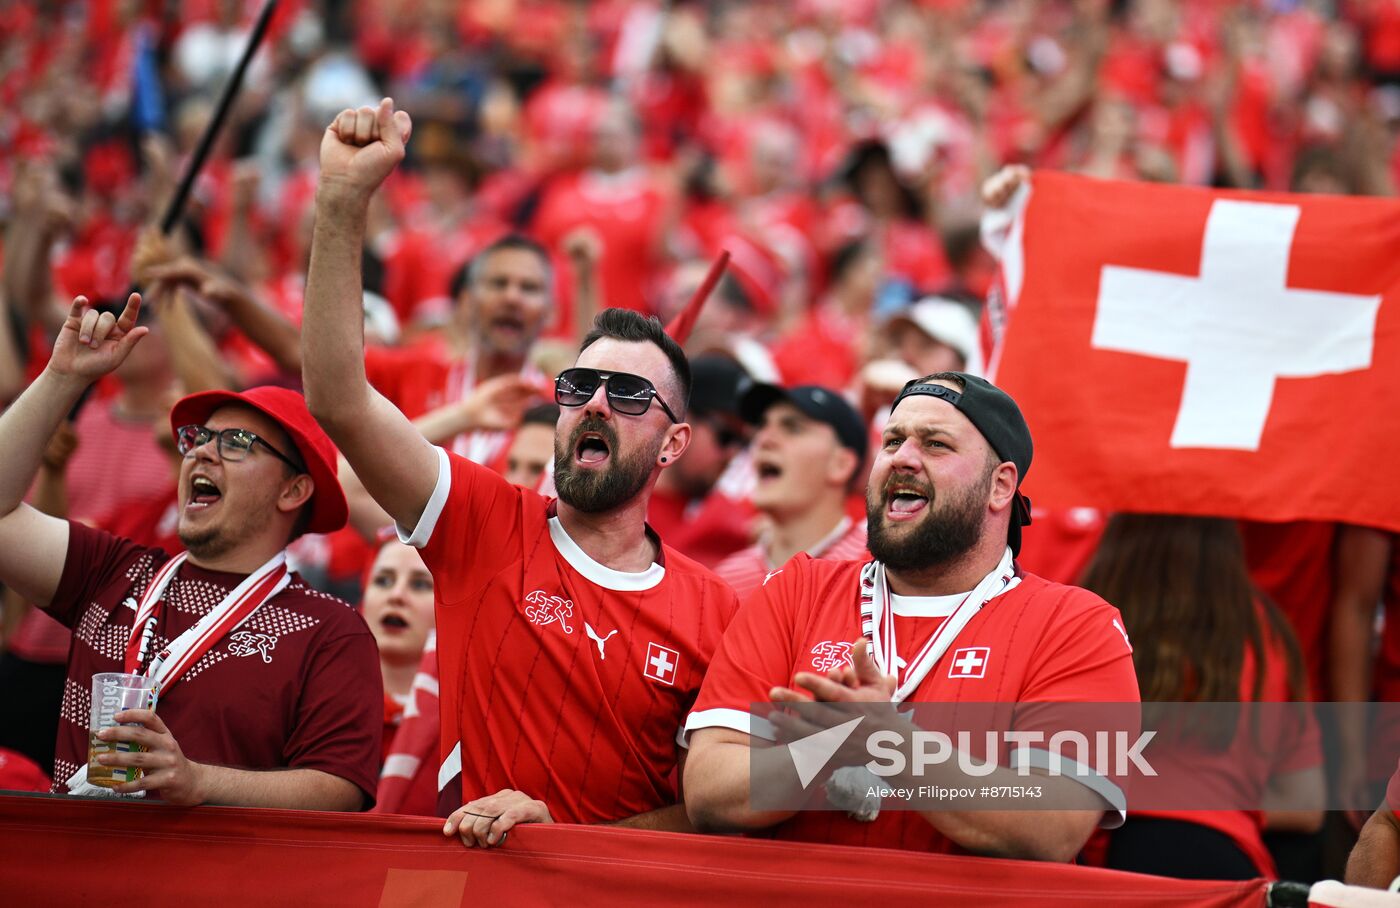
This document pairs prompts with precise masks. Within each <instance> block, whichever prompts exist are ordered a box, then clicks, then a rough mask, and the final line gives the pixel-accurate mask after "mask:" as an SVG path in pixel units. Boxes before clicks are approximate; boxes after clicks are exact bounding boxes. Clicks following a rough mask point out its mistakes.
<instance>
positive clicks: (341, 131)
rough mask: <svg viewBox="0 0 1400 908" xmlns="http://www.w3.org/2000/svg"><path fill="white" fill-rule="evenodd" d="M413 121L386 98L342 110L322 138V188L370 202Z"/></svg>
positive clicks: (395, 161) (390, 169)
mask: <svg viewBox="0 0 1400 908" xmlns="http://www.w3.org/2000/svg"><path fill="white" fill-rule="evenodd" d="M412 131H413V121H412V120H411V119H409V116H408V114H407V113H405V112H404V111H402V110H400V111H395V110H394V102H393V100H392V99H390V98H385V99H384V100H382V101H380V102H379V106H378V107H377V108H375V107H361V108H359V109H358V110H342V111H341V112H340V115H339V116H337V117H336V118H335V121H334V122H333V123H331V125H330V126H328V127H326V132H325V134H324V135H323V136H322V137H321V191H322V192H330V193H333V194H335V195H337V196H339V197H341V198H344V199H346V200H350V201H355V202H359V203H368V201H369V198H370V196H372V195H373V194H374V191H375V190H376V189H378V188H379V184H380V183H383V182H384V178H385V177H387V176H388V175H389V174H390V173H391V172H393V169H394V168H395V167H397V166H398V163H399V162H400V161H402V160H403V156H404V143H406V142H407V141H408V137H409V134H410V133H411V132H412Z"/></svg>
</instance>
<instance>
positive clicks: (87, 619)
mask: <svg viewBox="0 0 1400 908" xmlns="http://www.w3.org/2000/svg"><path fill="white" fill-rule="evenodd" d="M68 527H69V529H68V555H67V558H66V560H65V561H64V564H63V578H62V580H60V582H59V585H58V590H57V591H56V592H55V593H54V599H53V603H52V604H51V605H50V606H49V609H48V611H49V613H50V614H51V615H53V616H54V617H55V618H57V619H58V620H59V621H62V622H63V623H64V624H66V625H67V626H68V627H70V628H72V630H73V648H72V651H71V652H70V653H69V656H68V680H67V682H66V684H65V686H64V690H63V708H62V714H61V719H60V721H59V727H58V743H57V749H56V755H55V759H54V790H55V791H60V792H62V791H66V790H67V787H66V785H65V784H64V783H65V782H66V780H67V779H68V778H69V777H70V776H71V775H72V774H73V773H74V772H76V771H77V769H78V767H79V766H81V765H82V764H84V763H86V762H87V749H88V718H89V716H88V713H89V701H90V699H91V691H92V676H93V675H95V674H97V673H98V672H119V671H121V670H122V659H123V655H124V653H125V651H126V643H127V638H128V636H129V634H130V631H131V623H132V621H133V620H135V617H136V611H135V606H134V601H129V600H132V599H133V597H139V596H140V595H141V594H142V593H143V592H144V591H145V589H146V586H147V585H148V584H149V583H150V581H151V578H152V577H153V576H154V575H155V572H156V571H157V570H158V569H159V568H160V566H161V565H163V564H164V563H165V562H166V561H167V560H168V558H169V556H168V555H167V554H166V553H165V552H162V551H160V550H159V549H149V548H144V547H142V546H138V545H136V544H135V543H132V542H129V541H127V540H125V539H118V538H117V537H115V536H111V535H109V534H107V533H104V532H102V531H100V530H94V529H90V528H88V527H85V526H83V525H81V524H77V523H69V525H68ZM242 580H243V575H241V574H229V573H223V572H217V571H207V570H203V569H201V568H198V567H196V566H195V565H193V564H190V563H188V562H186V563H185V564H184V565H182V566H181V567H180V569H179V571H177V572H176V575H175V578H174V579H173V580H171V581H170V586H169V587H168V588H167V589H166V592H165V596H164V597H163V600H162V601H163V602H164V607H162V608H161V610H160V612H159V618H158V620H157V621H156V628H155V637H154V639H153V640H152V641H151V649H152V651H153V652H160V650H161V648H163V647H164V646H165V645H166V644H167V643H169V642H170V640H171V639H173V638H175V637H178V636H179V635H180V634H182V633H183V632H184V631H186V630H187V629H189V628H190V627H192V626H193V625H194V624H195V622H197V621H198V620H199V619H200V618H203V617H204V615H205V614H207V613H208V612H209V610H210V609H212V608H213V607H214V606H215V605H216V604H218V602H219V600H221V599H222V598H223V597H224V596H225V595H227V593H228V591H229V590H231V589H232V588H233V587H234V586H236V585H237V584H238V583H240V582H241V581H242ZM383 689H384V688H383V682H382V681H381V680H380V675H379V654H378V652H377V651H376V649H375V645H374V637H373V636H371V634H370V632H369V628H367V627H365V623H364V621H363V620H362V619H361V618H360V616H359V615H357V614H356V613H355V612H354V611H353V610H352V609H351V608H350V607H349V606H347V605H346V604H345V603H344V602H342V601H340V600H339V599H336V598H334V597H333V596H328V595H326V594H325V593H320V592H317V591H316V590H313V589H311V588H310V587H308V586H307V585H306V584H305V583H303V582H302V581H301V578H299V577H297V576H296V575H295V574H294V575H292V583H291V585H290V586H288V587H287V588H286V589H285V590H283V591H282V592H280V593H278V594H277V595H276V596H274V597H273V598H272V599H269V600H268V601H267V602H265V603H264V604H263V605H262V607H261V608H259V609H258V610H257V611H256V612H254V613H253V614H252V616H251V617H249V618H248V620H247V621H245V622H244V623H243V624H242V625H240V626H239V627H238V629H237V630H235V631H233V632H232V633H230V634H228V635H227V636H226V637H225V638H224V639H222V640H219V641H218V642H216V643H215V644H214V645H213V647H212V648H211V649H210V650H209V651H208V652H206V653H205V654H204V656H203V657H201V658H200V659H199V660H197V661H196V662H195V663H194V664H193V665H191V666H190V668H189V670H188V671H187V672H185V674H184V675H183V676H182V677H181V678H180V679H179V681H178V682H177V683H176V684H175V685H174V686H173V687H170V688H169V689H168V690H167V691H165V692H164V693H163V695H162V696H161V698H160V703H159V705H158V706H157V707H156V711H157V712H158V713H159V714H160V716H161V718H162V719H163V720H164V721H165V724H166V725H167V726H168V727H169V728H170V732H171V734H172V735H173V736H174V737H175V740H176V741H177V742H179V745H180V749H181V750H182V751H184V753H185V756H187V757H189V758H190V759H191V760H195V761H198V762H203V763H218V764H221V765H226V766H238V767H243V768H245V769H278V768H293V769H317V770H320V771H322V772H327V773H330V774H331V775H335V776H339V777H340V778H342V779H347V780H349V781H351V782H353V783H355V785H357V786H359V788H360V790H361V791H363V792H364V793H365V797H366V803H368V804H372V803H373V802H374V789H375V784H376V776H377V772H376V769H377V767H378V765H379V756H380V744H379V737H380V729H381V727H382V725H383V714H382V709H383V707H382V697H383Z"/></svg>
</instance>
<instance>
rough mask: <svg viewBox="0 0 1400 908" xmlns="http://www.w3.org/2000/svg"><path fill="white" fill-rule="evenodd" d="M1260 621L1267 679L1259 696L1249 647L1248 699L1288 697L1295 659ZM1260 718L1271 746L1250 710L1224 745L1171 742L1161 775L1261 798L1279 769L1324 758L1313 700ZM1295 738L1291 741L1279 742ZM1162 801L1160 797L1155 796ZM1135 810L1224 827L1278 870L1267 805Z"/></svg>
mask: <svg viewBox="0 0 1400 908" xmlns="http://www.w3.org/2000/svg"><path fill="white" fill-rule="evenodd" d="M1259 620H1260V623H1261V624H1263V625H1264V627H1265V628H1266V630H1265V632H1264V634H1265V647H1266V658H1267V661H1266V662H1265V665H1264V683H1263V685H1262V686H1261V688H1260V691H1259V696H1258V697H1257V698H1256V697H1255V696H1254V672H1255V667H1256V665H1257V657H1256V656H1255V654H1254V651H1253V650H1252V649H1250V648H1246V649H1245V653H1244V661H1243V662H1242V663H1241V666H1240V702H1241V703H1250V702H1255V701H1256V700H1257V702H1260V703H1288V702H1290V701H1291V700H1292V699H1293V698H1292V694H1291V692H1290V691H1289V689H1288V662H1287V660H1286V659H1285V657H1284V649H1283V643H1282V641H1280V640H1279V639H1278V638H1277V637H1275V636H1274V635H1273V634H1271V633H1269V632H1268V630H1267V627H1268V625H1267V623H1266V622H1267V619H1266V617H1265V616H1264V615H1263V613H1262V612H1261V613H1260V616H1259ZM1259 721H1262V722H1263V723H1264V728H1265V729H1266V730H1265V731H1263V732H1262V733H1260V734H1259V735H1258V739H1259V740H1264V741H1268V742H1271V743H1270V744H1269V752H1267V753H1266V752H1263V751H1262V750H1261V749H1260V748H1259V747H1258V746H1256V745H1255V743H1254V742H1255V740H1256V738H1255V731H1256V728H1255V724H1254V723H1253V722H1251V721H1250V719H1249V718H1247V717H1246V716H1245V715H1242V716H1241V718H1240V731H1239V736H1238V738H1237V739H1236V740H1235V742H1234V743H1233V744H1232V745H1230V747H1229V749H1228V750H1225V751H1224V752H1219V751H1214V752H1212V751H1210V750H1209V749H1199V750H1198V749H1196V748H1194V747H1187V748H1184V749H1183V748H1180V747H1175V746H1173V747H1167V748H1164V749H1159V750H1158V752H1157V754H1158V755H1157V756H1154V757H1153V760H1152V764H1153V768H1155V769H1156V770H1157V775H1158V778H1161V779H1173V778H1175V779H1190V780H1191V787H1192V797H1195V798H1199V799H1201V802H1205V803H1218V804H1229V803H1234V804H1246V803H1250V804H1260V803H1263V800H1264V793H1265V791H1266V789H1267V788H1268V784H1269V780H1270V778H1272V777H1276V776H1282V775H1287V774H1289V773H1294V772H1300V771H1302V770H1305V769H1311V768H1312V767H1315V766H1320V765H1322V742H1321V737H1320V733H1319V731H1318V727H1317V722H1316V720H1315V719H1314V718H1313V715H1312V712H1311V707H1307V708H1306V710H1305V711H1300V712H1298V713H1297V714H1296V716H1295V715H1294V714H1292V713H1289V714H1279V713H1274V712H1272V711H1270V712H1267V713H1263V714H1262V715H1261V718H1260V719H1259ZM1276 721H1287V722H1288V725H1287V727H1286V728H1278V729H1275V728H1273V727H1272V725H1273V723H1275V722H1276ZM1280 741H1290V742H1291V743H1289V744H1278V743H1277V742H1280ZM1153 800H1154V801H1159V799H1158V798H1156V797H1153ZM1133 816H1135V817H1159V818H1163V819H1169V820H1183V821H1185V822H1188V823H1195V824H1197V825H1200V826H1205V827H1208V828H1210V829H1214V830H1216V831H1218V832H1223V833H1224V834H1225V835H1227V836H1229V837H1230V838H1231V839H1232V840H1233V841H1234V842H1235V844H1236V845H1238V846H1239V847H1240V850H1241V851H1243V852H1244V853H1245V855H1246V856H1248V857H1249V859H1250V860H1251V861H1253V862H1254V866H1255V867H1257V868H1259V873H1260V875H1262V876H1265V877H1270V878H1273V877H1276V876H1278V871H1277V869H1276V868H1275V867H1274V860H1273V857H1272V856H1271V855H1270V854H1269V849H1268V847H1267V846H1265V844H1264V837H1263V833H1264V812H1263V811H1260V810H1137V809H1135V810H1133Z"/></svg>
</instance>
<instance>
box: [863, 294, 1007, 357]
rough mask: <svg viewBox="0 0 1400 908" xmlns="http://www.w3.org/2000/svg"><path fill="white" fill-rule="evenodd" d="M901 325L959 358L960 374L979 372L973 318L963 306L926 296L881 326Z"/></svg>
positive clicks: (978, 347) (978, 344) (979, 349)
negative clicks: (940, 344)
mask: <svg viewBox="0 0 1400 908" xmlns="http://www.w3.org/2000/svg"><path fill="white" fill-rule="evenodd" d="M898 322H905V323H907V324H911V325H913V326H914V327H915V328H918V329H919V330H920V331H922V332H923V333H924V334H927V335H928V336H929V337H931V338H933V339H934V340H936V341H938V342H939V343H943V344H947V345H948V346H949V347H952V348H953V350H954V351H956V352H957V354H958V355H959V356H961V357H962V358H963V363H964V366H963V368H962V369H961V370H960V371H963V372H967V373H969V374H971V375H978V376H980V375H981V374H982V372H983V362H982V342H981V339H980V336H979V331H978V328H977V318H976V317H975V316H974V315H973V314H972V310H970V309H969V308H968V307H967V306H966V305H964V304H963V303H959V302H956V301H954V300H950V299H945V298H943V297H940V296H926V297H924V298H923V299H921V300H919V301H918V302H917V303H914V304H913V305H911V306H910V307H909V308H907V309H903V310H901V311H899V312H897V313H895V314H894V315H892V316H890V318H889V320H888V321H886V322H885V327H886V328H887V329H888V328H889V327H891V326H893V325H895V324H896V323H898Z"/></svg>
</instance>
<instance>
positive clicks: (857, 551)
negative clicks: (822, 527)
mask: <svg viewBox="0 0 1400 908" xmlns="http://www.w3.org/2000/svg"><path fill="white" fill-rule="evenodd" d="M807 554H808V555H811V556H812V557H813V558H825V559H826V560H828V561H869V560H870V553H869V552H867V551H866V550H865V524H864V523H862V522H860V521H857V520H853V519H852V518H850V517H846V518H843V519H842V520H841V522H840V523H839V524H837V525H836V528H835V529H834V530H832V532H831V534H830V535H829V536H828V537H827V538H825V539H823V540H821V541H820V542H818V543H817V544H816V545H814V546H812V547H811V548H810V549H808V550H807ZM776 569H777V565H775V564H771V563H770V562H769V561H768V554H767V553H766V552H765V551H764V550H763V546H762V545H751V546H749V547H748V548H746V549H744V550H743V551H741V552H735V553H734V554H733V555H730V556H729V557H728V558H726V559H724V560H723V561H721V562H720V563H719V565H718V566H716V567H715V573H716V574H718V575H719V579H721V580H723V581H724V582H725V583H727V584H729V585H730V586H731V587H733V588H734V592H735V594H736V595H738V597H739V601H740V602H747V601H748V599H749V597H750V596H752V595H753V593H754V590H756V589H758V588H759V587H761V586H763V581H764V580H765V579H766V578H767V577H768V575H770V574H772V573H773V571H775V570H776Z"/></svg>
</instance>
